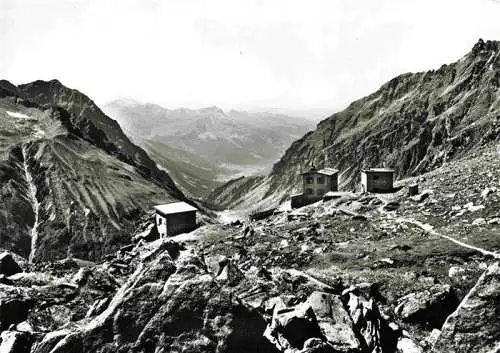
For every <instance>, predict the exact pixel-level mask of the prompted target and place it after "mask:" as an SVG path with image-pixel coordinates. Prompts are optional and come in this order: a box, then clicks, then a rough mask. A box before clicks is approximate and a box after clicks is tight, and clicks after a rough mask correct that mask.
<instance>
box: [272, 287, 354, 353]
mask: <svg viewBox="0 0 500 353" xmlns="http://www.w3.org/2000/svg"><path fill="white" fill-rule="evenodd" d="M278 304H280V303H278ZM264 335H265V337H266V338H267V339H268V340H269V341H270V342H271V343H272V344H273V345H274V346H275V347H276V349H278V350H279V351H287V350H296V351H301V352H354V351H358V350H360V349H361V346H360V343H359V341H358V339H357V338H356V334H355V333H354V331H353V324H352V320H351V318H350V317H349V314H348V313H347V311H346V310H345V308H344V305H343V303H342V300H341V298H340V297H339V296H337V295H333V294H330V293H325V292H319V291H316V292H313V293H312V294H311V295H310V296H309V297H308V298H307V300H306V301H304V302H302V303H300V304H298V305H296V306H295V307H291V308H287V307H283V305H282V304H281V305H276V306H275V310H274V313H273V317H272V320H271V323H270V324H269V325H268V327H267V328H266V332H265V334H264Z"/></svg>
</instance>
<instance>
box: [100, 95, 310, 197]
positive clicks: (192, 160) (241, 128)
mask: <svg viewBox="0 0 500 353" xmlns="http://www.w3.org/2000/svg"><path fill="white" fill-rule="evenodd" d="M103 109H104V110H105V111H106V112H107V114H108V115H109V116H112V117H113V118H115V119H116V120H117V121H118V122H119V123H120V125H121V126H122V127H123V129H124V130H125V131H126V133H127V134H128V135H129V136H131V138H132V139H133V140H134V141H135V142H137V143H138V144H139V145H141V146H142V147H143V148H145V149H146V150H147V151H148V152H149V153H150V154H151V155H152V156H153V158H154V159H155V160H156V161H157V162H158V163H159V165H160V166H162V167H164V168H166V169H167V170H168V171H169V172H170V173H171V175H172V177H173V178H174V179H175V181H176V182H177V183H178V184H179V186H180V187H181V188H182V189H183V191H185V192H186V193H187V194H189V195H191V196H195V197H200V196H204V195H206V194H207V193H208V192H209V191H210V190H211V189H212V188H214V187H215V186H218V185H220V184H221V183H222V182H223V181H224V180H228V179H230V178H232V177H237V176H241V175H252V174H256V173H266V172H269V171H270V168H271V166H272V163H273V162H274V161H275V160H276V159H278V158H279V157H280V156H281V155H282V154H283V152H284V151H285V149H286V148H287V147H288V146H289V145H290V143H291V142H292V141H294V140H296V139H297V138H299V137H300V136H302V135H303V134H304V133H305V132H307V131H308V130H310V129H312V128H313V127H314V123H313V122H312V121H310V120H307V119H303V118H295V117H290V116H287V115H283V114H276V113H248V112H242V111H236V110H230V111H228V112H224V111H223V110H222V109H220V108H218V107H208V108H203V109H197V110H193V109H185V108H180V109H166V108H164V107H161V106H159V105H156V104H150V103H146V104H142V103H138V102H135V101H129V100H116V101H113V102H110V103H109V104H106V105H105V106H104V108H103Z"/></svg>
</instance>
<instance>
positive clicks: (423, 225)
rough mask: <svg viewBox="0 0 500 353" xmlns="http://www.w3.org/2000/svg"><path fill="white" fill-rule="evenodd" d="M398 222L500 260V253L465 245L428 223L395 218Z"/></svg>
mask: <svg viewBox="0 0 500 353" xmlns="http://www.w3.org/2000/svg"><path fill="white" fill-rule="evenodd" d="M395 220H396V221H398V222H404V223H410V224H414V225H416V226H417V227H419V228H421V229H422V230H424V231H426V232H427V233H429V234H432V235H435V236H438V237H441V238H444V239H448V240H449V241H451V242H453V243H455V244H457V245H460V246H462V247H464V248H468V249H472V250H475V251H477V252H480V253H481V254H483V255H486V256H492V257H493V258H495V259H500V254H499V253H496V252H494V251H489V250H485V249H482V248H478V247H477V246H473V245H469V244H467V243H464V242H462V241H460V240H457V239H455V238H452V237H450V236H448V235H444V234H441V233H439V232H436V231H435V230H434V227H433V226H432V225H430V224H428V223H423V222H420V221H416V220H414V219H406V218H399V217H397V218H395Z"/></svg>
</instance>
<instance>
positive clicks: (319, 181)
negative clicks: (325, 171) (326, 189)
mask: <svg viewBox="0 0 500 353" xmlns="http://www.w3.org/2000/svg"><path fill="white" fill-rule="evenodd" d="M324 183H325V177H322V176H320V177H318V184H324Z"/></svg>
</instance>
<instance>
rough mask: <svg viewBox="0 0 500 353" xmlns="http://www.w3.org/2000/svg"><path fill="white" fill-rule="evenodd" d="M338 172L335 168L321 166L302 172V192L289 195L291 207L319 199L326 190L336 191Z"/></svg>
mask: <svg viewBox="0 0 500 353" xmlns="http://www.w3.org/2000/svg"><path fill="white" fill-rule="evenodd" d="M338 172H339V171H338V170H337V169H333V168H323V169H320V170H316V169H311V170H310V171H308V172H305V173H302V194H296V195H292V196H291V203H292V205H291V206H292V208H297V207H301V206H304V205H307V204H310V203H313V202H316V201H319V200H321V199H322V198H323V196H324V195H325V194H326V193H327V192H329V191H337V190H338Z"/></svg>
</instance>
